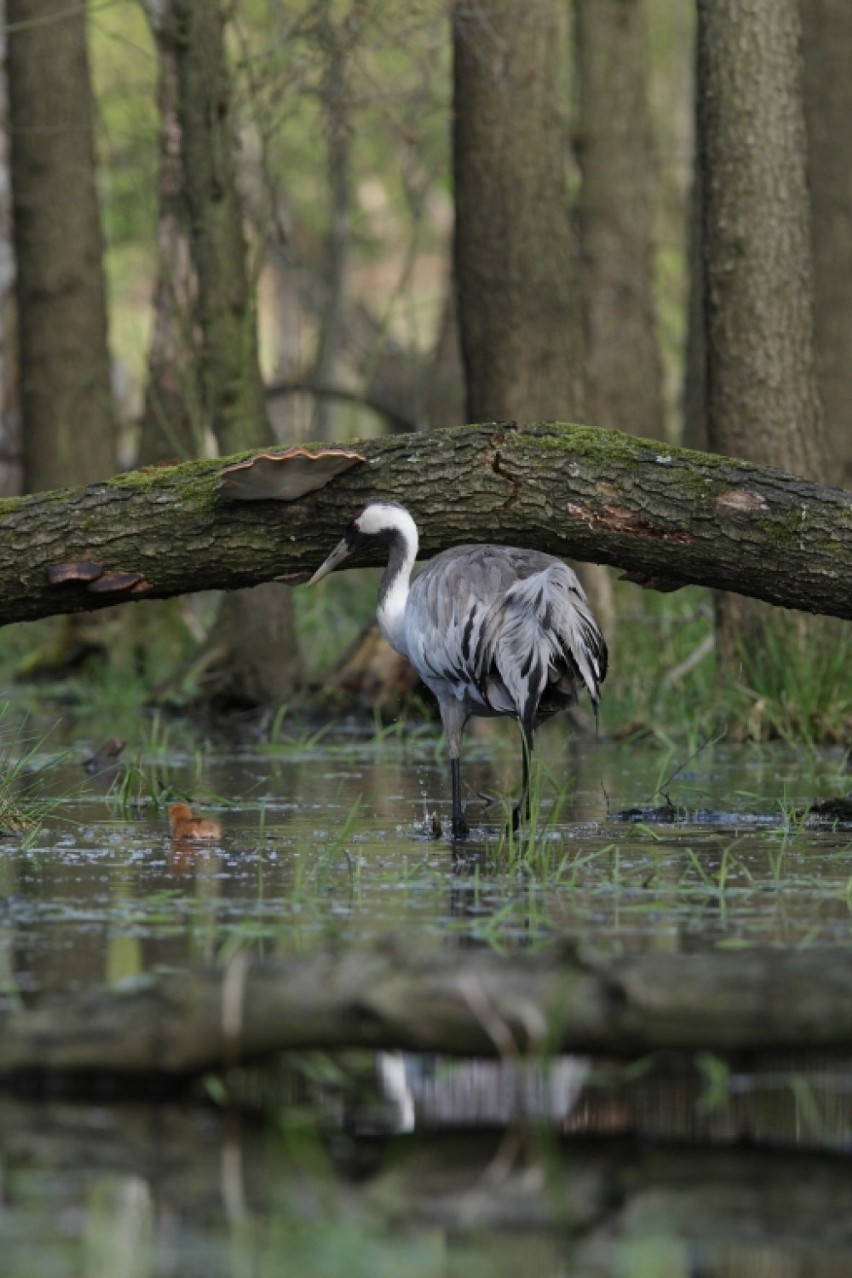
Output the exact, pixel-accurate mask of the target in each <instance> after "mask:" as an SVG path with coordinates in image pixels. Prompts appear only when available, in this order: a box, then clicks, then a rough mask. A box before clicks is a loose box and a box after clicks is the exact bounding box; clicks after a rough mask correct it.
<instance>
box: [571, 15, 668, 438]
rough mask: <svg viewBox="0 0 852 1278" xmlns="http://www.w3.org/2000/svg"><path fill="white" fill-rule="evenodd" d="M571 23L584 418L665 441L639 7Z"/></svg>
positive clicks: (652, 166) (643, 17)
mask: <svg viewBox="0 0 852 1278" xmlns="http://www.w3.org/2000/svg"><path fill="white" fill-rule="evenodd" d="M574 23H575V32H576V45H577V77H578V82H579V104H578V119H577V132H576V147H577V156H578V161H579V166H580V175H581V179H582V181H581V186H580V194H579V203H578V220H579V239H580V262H581V269H580V283H581V291H582V299H583V317H584V346H585V370H586V416H587V419H588V420H589V421H593V422H596V423H597V424H599V425H601V426H608V427H612V428H614V429H616V430H626V431H630V432H631V433H633V434H636V435H642V436H643V437H645V438H651V439H653V438H657V439H663V438H665V423H664V420H663V395H662V372H661V366H660V355H659V350H658V347H657V337H656V330H655V322H654V300H653V285H652V281H653V246H654V193H655V176H656V175H655V164H654V155H653V144H652V138H651V122H650V116H649V110H648V84H647V82H648V56H647V32H646V14H645V0H577V3H576V4H575V6H574Z"/></svg>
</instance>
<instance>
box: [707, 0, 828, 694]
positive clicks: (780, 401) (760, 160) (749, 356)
mask: <svg viewBox="0 0 852 1278" xmlns="http://www.w3.org/2000/svg"><path fill="white" fill-rule="evenodd" d="M698 13H699V32H698V39H699V46H698V52H699V57H698V81H699V82H698V95H699V98H698V102H699V146H700V154H701V166H702V180H703V186H702V190H703V196H704V223H703V243H704V259H705V272H706V275H705V285H706V291H705V306H706V318H707V343H708V353H707V359H708V364H707V373H708V395H709V402H708V433H709V439H710V443H711V446H712V447H713V448H716V449H718V450H719V451H720V452H723V453H728V454H731V455H734V456H742V457H748V458H750V459H751V460H753V461H755V462H758V463H762V462H766V463H769V462H771V463H772V464H773V465H778V466H781V467H783V468H784V469H787V470H790V471H793V472H795V473H796V474H799V475H805V476H808V477H810V478H818V477H820V476H821V475H823V474H824V466H823V455H822V438H821V423H820V413H819V406H818V400H817V395H816V387H815V380H814V369H813V327H812V287H811V254H810V226H809V218H808V194H807V183H806V173H805V129H804V115H803V109H802V101H801V93H800V83H799V72H800V67H799V21H798V10H797V0H699V6H698ZM716 622H717V625H716V635H717V659H718V668H719V673H720V677H723V678H724V679H725V680H728V679H738V678H741V677H742V675H743V658H744V656H754V655H755V654H757V653H758V652H759V651H760V650H762V649H764V648H765V646H766V645H765V635H766V627H767V624H768V614H767V613H766V612H765V611H764V610H762V609H761V608H759V607H757V606H755V605H754V604H750V603H745V602H744V601H743V600H741V599H733V598H730V597H725V596H719V597H718V598H717V606H716ZM800 638H801V641H802V642H803V643H804V636H803V635H800Z"/></svg>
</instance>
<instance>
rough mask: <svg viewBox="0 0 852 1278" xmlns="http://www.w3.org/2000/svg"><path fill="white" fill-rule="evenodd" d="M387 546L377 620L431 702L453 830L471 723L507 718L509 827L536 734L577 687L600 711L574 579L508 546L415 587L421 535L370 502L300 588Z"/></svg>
mask: <svg viewBox="0 0 852 1278" xmlns="http://www.w3.org/2000/svg"><path fill="white" fill-rule="evenodd" d="M374 545H382V546H387V550H388V562H387V567H386V568H385V571H384V575H383V576H382V580H381V583H380V585H379V598H378V606H377V610H376V616H377V618H378V622H379V628H380V629H381V631H382V633H383V634H384V636H385V638H386V639H387V641H388V643H389V644H390V645H391V647H392V648H394V649H395V650H396V651H397V652H398V653H401V655H402V656H403V657H405V658H406V659H407V660H408V661H410V662H411V664H412V666H413V667H414V669H415V670H416V671H417V673H418V675H419V676H420V678H421V679H422V680H423V682H424V683H425V684H426V686H427V687H428V688H430V689H431V691H432V692H433V693H434V695H435V697H436V698H437V701H438V707H439V709H440V712H441V722H442V724H443V727H444V731H445V733H446V736H447V742H448V744H449V752H450V770H451V775H452V832H453V836H454V837H455V838H464V837H465V836H466V835H467V833H468V827H467V823H466V822H465V819H464V813H463V811H462V801H461V774H460V762H459V761H460V757H461V741H462V733H463V731H464V726H465V724H466V723H467V721H468V719H469V718H470V716H471V715H513V716H514V717H515V718H516V719H517V720H518V722H519V723H520V725H521V730H522V732H523V738H524V741H523V785H522V789H521V799H520V801H519V803H518V806H517V808H516V809H515V819H516V820H517V819H519V818H520V816H521V814H522V811H523V810H525V809H526V808H528V801H529V793H528V791H529V766H530V760H531V757H532V749H533V734H534V732H535V729H536V728H537V727H538V725H539V723H541V721H542V720H543V719H546V718H549V716H550V715H552V714H556V713H557V712H558V711H560V710H567V708H568V707H569V706H570V705H571V704H572V703H573V702H574V701H576V699H577V694H578V692H579V690H580V689H581V688H583V687H584V688H585V689H586V691H587V692H588V694H589V696H590V697H591V699H592V702H593V704H594V706H595V709H597V704H598V697H599V693H600V685H601V683H602V682H603V680H604V677H605V675H606V667H607V650H606V644H605V643H604V639H603V635H602V634H601V632H600V629H599V627H598V624H597V622H596V621H595V619H594V617H593V616H592V614H591V611H590V609H589V606H588V603H587V602H586V596H585V595H584V593H583V589H582V587H581V585H580V583H579V581H578V580H577V575H576V573H574V572H573V571H572V569H571V568H569V567H568V566H567V565H566V564H564V563H563V562H562V560H561V559H556V558H554V556H553V555H546V554H543V553H542V552H541V551H538V550H522V549H520V548H518V547H514V546H488V545H483V546H479V545H473V546H456V547H455V548H453V549H452V550H445V551H443V553H442V554H439V555H436V556H435V557H434V559H431V560H429V562H428V563H427V564H426V566H425V568H423V570H422V571H421V572H420V573H419V575H418V576H417V577H415V579H414V581H413V582H412V581H411V570H412V568H413V567H414V561H415V559H416V558H417V550H418V547H419V537H418V533H417V525H416V524H415V522H414V520H413V519H412V517H411V515H410V514H409V513H408V511H407V510H405V509H404V508H403V507H402V506H399V505H397V504H396V503H395V502H391V501H372V502H370V504H369V505H368V506H365V507H364V508H363V509H362V510H359V511H358V513H357V514H356V515H355V517H354V519H353V520H352V522H351V523H350V524H349V527H348V528H347V529H346V534H345V536H344V538H343V540H342V541H341V542H340V543H339V545H337V546H336V547H335V549H334V550H333V551H332V552H331V554H330V555H329V556H328V558H327V559H326V560H325V562H324V563H323V564H321V565H320V567H319V568H318V569H317V571H316V572H315V573H314V575H313V577H312V578H311V579H310V581H309V582H308V585H309V586H312V585H313V584H314V583H315V582H317V581H320V580H321V579H322V578H323V577H325V576H327V575H328V573H330V572H332V571H333V570H334V569H335V568H336V567H337V566H338V564H340V563H342V562H343V560H344V559H346V558H348V556H349V555H352V554H354V553H355V552H356V551H359V550H363V549H365V548H366V547H368V546H374Z"/></svg>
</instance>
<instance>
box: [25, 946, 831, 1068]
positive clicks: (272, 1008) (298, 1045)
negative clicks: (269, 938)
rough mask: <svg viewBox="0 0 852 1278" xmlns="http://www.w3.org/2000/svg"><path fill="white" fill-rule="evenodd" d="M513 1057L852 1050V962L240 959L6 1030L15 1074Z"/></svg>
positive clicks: (396, 951) (393, 953) (443, 956)
mask: <svg viewBox="0 0 852 1278" xmlns="http://www.w3.org/2000/svg"><path fill="white" fill-rule="evenodd" d="M350 1047H366V1048H371V1049H401V1050H409V1051H416V1052H430V1053H441V1054H447V1055H453V1056H466V1055H470V1056H486V1057H502V1058H513V1057H521V1056H537V1055H538V1056H544V1055H550V1054H553V1053H557V1052H583V1053H591V1054H612V1055H615V1056H618V1057H632V1056H637V1055H643V1054H645V1053H647V1052H650V1051H655V1050H677V1051H687V1052H691V1051H697V1050H700V1049H707V1050H710V1051H714V1052H719V1053H732V1052H736V1053H740V1054H742V1053H761V1052H766V1051H771V1050H777V1049H785V1050H791V1051H794V1050H807V1051H814V1050H828V1049H835V1048H837V1049H840V1048H844V1049H848V1048H850V1047H852V954H848V953H846V952H845V951H842V950H830V951H813V952H807V953H796V952H791V953H787V952H783V951H776V950H748V951H743V952H739V953H736V954H729V953H718V954H700V955H698V954H696V955H676V956H672V955H639V956H631V957H630V958H623V959H617V960H607V961H599V962H598V961H594V960H589V959H582V958H580V957H578V956H577V955H576V954H575V953H574V952H573V951H572V952H568V953H565V952H562V951H561V950H560V949H559V948H558V947H554V948H553V949H550V950H548V951H546V952H543V953H541V954H539V955H534V956H525V957H524V958H521V959H514V960H507V959H505V958H501V957H499V956H497V955H494V954H492V953H490V952H488V951H482V952H474V953H467V954H465V955H464V957H463V960H462V959H460V956H459V955H458V954H456V953H448V952H443V951H438V952H435V951H426V952H420V953H418V952H416V951H414V950H413V949H412V946H411V945H410V944H405V943H403V942H401V941H400V942H397V941H395V940H393V939H389V940H386V941H384V942H382V943H380V944H376V945H374V946H372V947H369V948H366V949H362V950H359V949H349V950H346V951H342V952H339V953H338V952H325V951H323V952H317V953H313V954H308V955H301V956H297V957H293V958H290V959H287V960H274V961H259V960H258V961H254V960H252V959H250V958H249V957H248V956H247V955H245V954H242V955H239V956H237V958H236V959H235V960H233V961H232V962H231V963H230V964H229V965H228V966H226V967H224V968H215V967H202V968H199V969H196V970H193V969H190V970H187V971H185V972H176V973H173V974H168V975H164V976H162V977H157V978H153V977H152V978H145V979H142V980H138V981H136V982H134V983H133V984H132V985H130V986H127V987H120V988H114V989H95V990H92V991H89V992H87V993H84V994H82V995H79V996H76V997H75V996H72V995H68V994H63V995H62V996H61V998H55V999H49V1000H46V1001H45V1002H43V1003H40V1004H39V1005H38V1006H36V1007H35V1008H34V1009H32V1010H27V1011H17V1010H16V1011H9V1012H6V1013H5V1014H4V1015H3V1016H2V1018H0V1074H2V1075H6V1076H9V1075H15V1074H19V1073H21V1072H27V1073H29V1072H32V1071H65V1072H74V1071H77V1072H80V1071H82V1072H86V1071H89V1072H97V1073H100V1074H105V1073H106V1074H109V1073H114V1074H117V1075H122V1074H124V1075H132V1074H145V1075H146V1076H148V1077H158V1076H159V1077H172V1078H182V1077H189V1076H192V1075H197V1074H200V1073H205V1072H208V1071H211V1070H213V1071H215V1070H221V1069H225V1068H228V1067H229V1066H232V1065H236V1064H238V1063H239V1064H244V1063H247V1062H252V1061H257V1060H259V1059H262V1058H263V1057H265V1056H269V1055H270V1054H273V1053H277V1052H282V1051H286V1050H290V1049H296V1050H304V1049H311V1048H316V1049H325V1050H335V1049H342V1048H350Z"/></svg>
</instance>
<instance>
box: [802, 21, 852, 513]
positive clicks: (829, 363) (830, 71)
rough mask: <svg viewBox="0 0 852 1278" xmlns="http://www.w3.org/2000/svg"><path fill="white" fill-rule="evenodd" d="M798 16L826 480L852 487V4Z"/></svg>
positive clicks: (818, 375) (817, 360) (817, 363)
mask: <svg viewBox="0 0 852 1278" xmlns="http://www.w3.org/2000/svg"><path fill="white" fill-rule="evenodd" d="M799 11H800V13H801V18H802V36H803V43H802V52H803V68H804V101H805V121H806V124H807V133H808V187H809V189H810V196H811V223H812V241H813V265H814V320H815V331H816V370H817V381H818V384H819V392H820V398H821V400H822V405H823V410H824V413H825V444H826V461H827V466H828V469H827V472H826V478H827V479H828V481H829V482H830V483H832V484H842V485H843V486H844V487H846V488H852V395H851V394H850V386H849V379H850V368H852V287H850V281H852V130H850V128H849V122H850V120H852V76H850V74H849V67H850V65H851V64H852V5H850V4H849V3H848V2H847V0H801V3H800V5H799Z"/></svg>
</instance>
